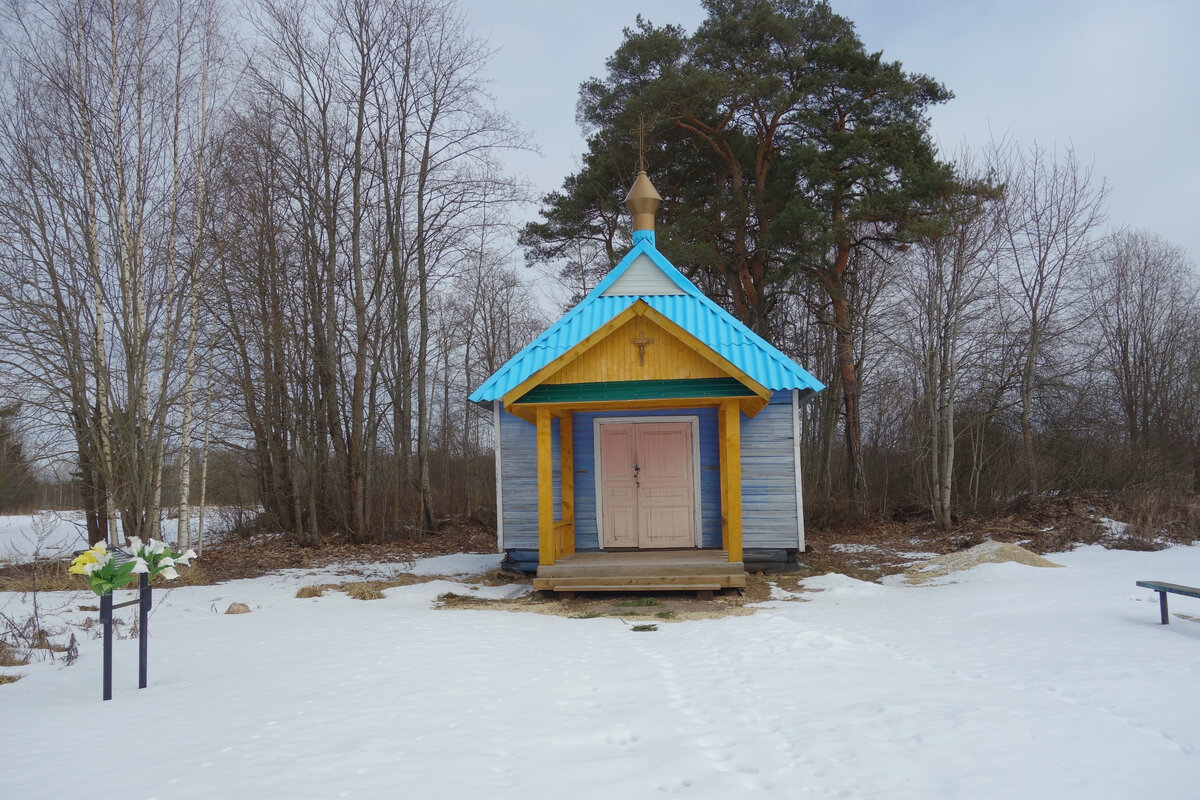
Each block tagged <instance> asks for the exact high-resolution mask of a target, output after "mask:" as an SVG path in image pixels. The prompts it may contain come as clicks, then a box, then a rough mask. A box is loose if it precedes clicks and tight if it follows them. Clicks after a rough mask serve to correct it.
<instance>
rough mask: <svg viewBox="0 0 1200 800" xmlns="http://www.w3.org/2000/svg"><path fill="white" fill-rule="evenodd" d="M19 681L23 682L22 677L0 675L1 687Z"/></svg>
mask: <svg viewBox="0 0 1200 800" xmlns="http://www.w3.org/2000/svg"><path fill="white" fill-rule="evenodd" d="M19 680H21V676H20V675H2V674H0V686H3V685H4V684H6V683H16V682H17V681H19Z"/></svg>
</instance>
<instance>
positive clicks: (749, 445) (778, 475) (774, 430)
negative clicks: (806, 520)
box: [742, 391, 800, 550]
mask: <svg viewBox="0 0 1200 800" xmlns="http://www.w3.org/2000/svg"><path fill="white" fill-rule="evenodd" d="M793 435H794V433H793V428H792V393H791V392H790V391H783V392H775V393H773V394H772V395H771V402H770V404H769V405H767V407H766V408H764V409H763V410H762V411H760V412H758V413H757V414H755V415H754V417H753V418H752V419H745V418H743V419H742V546H743V547H755V548H758V547H770V548H774V547H778V548H788V549H793V550H794V549H796V547H797V545H798V542H799V538H800V528H799V517H798V516H797V514H796V449H795V446H794V444H795V443H794V440H793Z"/></svg>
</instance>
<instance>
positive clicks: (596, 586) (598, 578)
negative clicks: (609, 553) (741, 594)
mask: <svg viewBox="0 0 1200 800" xmlns="http://www.w3.org/2000/svg"><path fill="white" fill-rule="evenodd" d="M745 586H746V573H745V572H744V571H743V572H741V573H740V574H726V575H713V574H709V573H707V572H705V573H701V574H695V573H693V574H690V575H661V574H656V575H627V574H624V573H621V574H614V573H613V572H611V571H610V572H608V573H607V574H605V575H567V576H562V577H543V576H538V577H537V578H534V579H533V588H534V589H538V590H542V591H554V592H632V591H639V592H642V591H644V592H672V591H698V590H716V589H724V588H734V589H743V588H745Z"/></svg>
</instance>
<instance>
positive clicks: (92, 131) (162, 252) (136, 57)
mask: <svg viewBox="0 0 1200 800" xmlns="http://www.w3.org/2000/svg"><path fill="white" fill-rule="evenodd" d="M2 13H3V15H4V19H3V22H4V26H3V27H4V30H5V33H4V39H3V46H4V49H5V52H6V55H7V57H8V58H7V62H8V64H9V65H10V72H9V74H8V83H7V87H8V90H9V91H8V97H7V98H6V99H7V100H8V101H9V102H8V105H9V107H10V109H11V112H12V113H11V114H10V115H9V116H8V118H7V119H6V121H5V123H4V124H3V126H2V129H0V170H2V171H3V176H2V177H0V182H2V183H3V185H4V188H3V189H2V190H0V191H3V199H2V200H0V207H2V210H0V214H2V215H3V228H4V234H3V236H4V238H3V243H2V245H0V247H2V248H3V249H2V251H0V270H3V271H4V272H5V275H6V280H5V281H3V284H4V286H5V289H4V291H5V296H4V297H3V298H0V299H2V300H3V302H2V303H0V348H3V351H4V359H5V363H6V364H7V366H8V369H9V372H10V375H16V376H20V378H21V380H22V382H23V386H24V387H26V391H29V390H31V389H33V390H34V391H35V393H36V395H37V403H38V405H39V406H40V408H41V409H42V411H43V412H44V414H45V416H44V417H43V419H44V421H46V422H50V423H54V422H55V421H57V422H58V423H59V424H60V428H62V429H65V430H70V431H72V438H73V439H74V441H75V449H76V461H77V464H78V469H79V473H80V477H81V481H82V483H83V485H84V489H83V493H84V496H85V505H86V506H87V512H88V514H87V516H88V538H89V540H90V541H98V540H100V539H104V538H106V537H109V538H111V537H112V536H114V535H115V530H114V524H113V523H114V521H115V515H116V512H117V511H119V512H120V515H121V521H122V523H123V526H124V531H125V533H126V535H141V536H146V535H154V534H156V533H157V531H158V516H159V514H158V504H159V501H160V498H161V476H162V459H163V457H164V453H165V452H166V449H167V444H168V442H169V441H170V440H171V439H172V437H173V430H174V428H173V426H174V425H175V424H177V421H178V418H177V416H176V414H177V408H178V405H177V401H178V392H179V385H178V377H179V370H178V366H179V365H178V361H177V359H178V354H179V352H180V350H181V347H180V345H181V336H182V331H183V325H182V317H183V315H182V314H180V313H179V308H178V307H177V306H178V304H179V302H180V300H181V298H183V297H186V296H187V294H188V291H187V287H189V286H190V285H191V282H192V281H194V280H195V274H196V268H198V262H197V260H196V259H195V258H194V257H192V256H191V255H190V253H186V252H183V251H185V248H191V247H194V246H195V243H194V242H193V243H185V242H181V241H179V238H178V234H179V232H180V231H181V230H186V229H187V228H188V227H189V226H188V223H187V220H188V219H193V220H194V219H195V218H196V215H198V214H200V213H201V207H202V204H201V203H200V202H198V199H197V196H196V194H195V191H194V188H195V186H196V182H197V180H198V178H199V176H200V175H201V173H202V170H203V162H202V159H201V158H200V156H199V153H200V152H201V151H202V150H203V146H204V142H205V140H206V138H207V132H206V130H205V128H204V125H203V124H200V123H199V122H198V119H199V118H202V117H203V115H204V110H203V109H205V108H206V107H207V106H208V105H209V103H210V102H211V101H210V99H209V98H208V97H207V95H206V93H205V91H204V90H203V89H202V88H201V84H202V81H201V80H200V78H199V76H200V75H201V73H203V72H204V71H205V70H209V69H210V68H212V65H213V62H212V61H211V57H212V55H213V53H214V52H215V51H216V50H217V48H214V47H212V46H211V45H210V44H205V42H210V41H211V38H212V37H214V36H217V35H219V25H218V24H217V22H216V18H215V16H214V13H213V11H212V9H211V8H210V4H209V3H206V2H204V0H179V2H171V3H149V2H127V3H126V2H112V3H109V4H106V5H104V6H98V5H90V4H83V3H73V2H67V1H66V0H61V1H60V2H47V3H41V4H36V5H35V4H26V3H15V2H14V3H10V4H8V5H7V6H5V8H4V10H3V12H2ZM180 263H182V264H183V265H185V266H184V267H183V268H182V269H181V268H180V266H179V265H180ZM193 267H196V268H193Z"/></svg>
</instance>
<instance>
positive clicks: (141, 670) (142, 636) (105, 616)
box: [100, 573, 151, 700]
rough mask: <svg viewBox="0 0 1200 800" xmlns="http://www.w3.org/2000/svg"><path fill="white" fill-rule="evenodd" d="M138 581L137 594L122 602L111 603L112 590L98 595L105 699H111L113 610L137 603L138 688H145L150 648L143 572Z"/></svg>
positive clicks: (147, 592)
mask: <svg viewBox="0 0 1200 800" xmlns="http://www.w3.org/2000/svg"><path fill="white" fill-rule="evenodd" d="M138 577H139V578H140V581H139V582H138V596H137V597H136V598H134V599H133V600H128V601H126V602H124V603H117V604H115V605H114V604H113V598H112V592H109V593H108V594H106V595H101V597H100V624H101V625H102V626H103V628H104V692H103V696H104V699H105V700H112V651H113V647H112V634H113V611H114V610H116V609H118V608H125V607H126V606H131V605H134V604H137V606H138V688H139V689H145V688H146V676H147V673H148V671H149V670H148V667H147V665H148V663H149V659H148V657H147V656H148V654H149V650H150V632H149V631H148V630H147V627H148V626H149V624H150V598H151V595H150V581H149V579H148V578H147V577H146V574H145V573H142V574H141V575H140V576H138Z"/></svg>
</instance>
